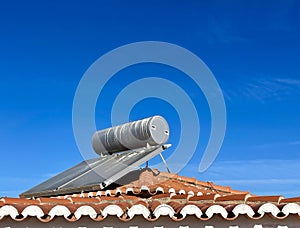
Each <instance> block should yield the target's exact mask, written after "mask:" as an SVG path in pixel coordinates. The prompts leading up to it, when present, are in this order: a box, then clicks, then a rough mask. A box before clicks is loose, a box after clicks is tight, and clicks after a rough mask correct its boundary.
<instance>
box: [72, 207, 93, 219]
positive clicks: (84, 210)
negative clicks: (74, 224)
mask: <svg viewBox="0 0 300 228" xmlns="http://www.w3.org/2000/svg"><path fill="white" fill-rule="evenodd" d="M82 215H88V216H90V218H92V219H95V218H96V217H97V212H96V211H95V209H94V208H92V207H91V206H87V205H84V206H81V207H79V208H78V209H77V210H76V211H75V213H74V216H75V218H76V219H80V218H81V216H82Z"/></svg>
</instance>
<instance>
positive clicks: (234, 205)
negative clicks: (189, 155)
mask: <svg viewBox="0 0 300 228" xmlns="http://www.w3.org/2000/svg"><path fill="white" fill-rule="evenodd" d="M128 177H131V180H130V181H127V183H124V184H122V185H116V184H115V185H112V186H110V188H109V189H106V190H103V191H97V192H85V193H75V194H73V195H62V196H56V197H48V198H45V197H40V198H34V199H24V198H7V197H4V198H1V199H0V220H1V219H4V218H5V217H8V216H10V217H11V218H12V219H14V220H16V221H23V220H25V219H28V218H30V217H36V218H37V219H39V220H40V221H43V222H49V221H51V220H52V219H54V218H55V217H64V218H65V219H66V220H67V221H76V220H79V219H80V218H81V217H82V216H88V217H90V218H91V219H92V220H95V221H102V220H104V219H105V218H106V217H107V216H116V217H118V218H119V219H121V220H123V221H128V220H131V219H133V218H134V217H135V216H143V217H144V218H145V219H146V220H148V221H155V220H157V219H158V218H160V217H161V216H167V217H169V218H170V219H172V220H174V221H177V220H183V219H184V218H186V217H187V216H191V215H192V216H195V217H196V218H198V219H199V220H209V219H211V218H212V217H213V216H215V215H216V214H218V215H220V216H221V217H222V218H223V219H225V220H234V219H236V218H238V217H239V216H240V215H246V216H248V217H249V218H251V219H260V218H262V217H263V216H265V214H269V215H271V216H273V217H274V218H276V219H283V218H286V217H287V216H289V215H290V214H295V215H297V216H300V198H284V197H282V196H254V195H251V194H250V193H249V192H244V191H237V190H232V189H231V188H230V187H224V186H219V185H215V184H214V183H212V182H204V181H198V180H196V179H195V178H187V177H183V176H178V175H177V174H169V173H165V172H159V171H157V170H151V169H141V170H138V171H135V172H134V173H131V174H129V175H128ZM125 179H126V178H125ZM125 179H124V180H123V181H125ZM125 182H126V181H125ZM299 218H300V217H299Z"/></svg>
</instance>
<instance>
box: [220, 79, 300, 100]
mask: <svg viewBox="0 0 300 228" xmlns="http://www.w3.org/2000/svg"><path fill="white" fill-rule="evenodd" d="M232 85H236V87H234V86H232ZM224 94H226V96H225V98H227V100H229V101H232V100H234V98H236V97H245V98H247V99H250V100H257V101H259V102H262V103H264V102H266V101H267V100H271V99H272V100H274V99H276V100H285V99H287V98H288V97H290V96H291V95H295V94H296V95H299V94H300V80H297V79H291V78H254V79H251V80H250V81H236V82H234V83H232V84H231V86H230V88H229V87H226V86H225V88H224Z"/></svg>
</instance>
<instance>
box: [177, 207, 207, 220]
mask: <svg viewBox="0 0 300 228" xmlns="http://www.w3.org/2000/svg"><path fill="white" fill-rule="evenodd" d="M180 214H181V215H182V216H183V218H185V217H186V216H187V215H196V217H197V218H200V217H201V215H202V214H203V213H202V211H201V210H200V208H199V207H197V206H196V205H193V204H189V205H186V206H184V207H183V208H182V209H181V211H180Z"/></svg>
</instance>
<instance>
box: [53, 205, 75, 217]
mask: <svg viewBox="0 0 300 228" xmlns="http://www.w3.org/2000/svg"><path fill="white" fill-rule="evenodd" d="M48 215H49V216H50V218H51V219H52V218H54V217H55V216H64V217H65V218H67V217H69V216H70V215H71V212H70V210H69V209H68V208H67V207H66V206H62V205H56V206H54V207H53V208H52V209H51V210H50V211H49V213H48Z"/></svg>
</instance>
